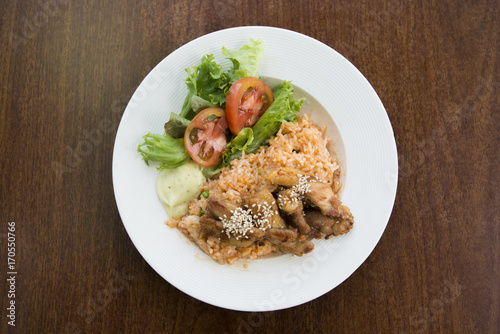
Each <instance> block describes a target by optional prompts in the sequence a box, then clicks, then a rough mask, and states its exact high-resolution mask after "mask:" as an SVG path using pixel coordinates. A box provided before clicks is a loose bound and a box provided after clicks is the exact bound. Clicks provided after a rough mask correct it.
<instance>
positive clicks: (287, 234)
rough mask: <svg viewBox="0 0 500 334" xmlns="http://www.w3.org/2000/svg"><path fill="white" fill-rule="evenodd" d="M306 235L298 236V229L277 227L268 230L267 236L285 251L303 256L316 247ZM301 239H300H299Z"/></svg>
mask: <svg viewBox="0 0 500 334" xmlns="http://www.w3.org/2000/svg"><path fill="white" fill-rule="evenodd" d="M301 237H305V236H302V235H301V236H300V237H298V234H297V230H296V229H276V228H270V229H268V230H267V231H266V238H267V240H269V241H270V242H271V243H272V244H274V245H276V246H278V248H279V249H281V251H283V252H284V253H291V254H294V255H297V256H302V255H304V254H307V253H309V252H310V251H312V250H313V249H314V244H313V243H312V242H311V241H309V240H307V237H306V238H305V240H304V238H301ZM298 238H299V239H300V240H299V239H298Z"/></svg>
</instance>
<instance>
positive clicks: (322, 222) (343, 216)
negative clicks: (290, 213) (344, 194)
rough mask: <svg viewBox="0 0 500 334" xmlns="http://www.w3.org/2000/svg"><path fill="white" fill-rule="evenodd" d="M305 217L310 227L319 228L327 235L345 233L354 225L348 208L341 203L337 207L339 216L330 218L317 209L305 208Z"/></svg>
mask: <svg viewBox="0 0 500 334" xmlns="http://www.w3.org/2000/svg"><path fill="white" fill-rule="evenodd" d="M305 219H306V221H307V223H308V224H309V225H310V226H311V227H315V228H319V231H320V232H321V233H324V234H326V235H327V238H328V237H331V236H338V235H341V234H346V233H347V232H349V231H350V230H351V229H352V227H353V226H354V218H353V216H352V214H351V212H350V211H349V208H348V207H346V206H344V205H341V206H340V207H339V216H338V217H337V218H332V217H329V216H325V215H323V214H322V213H321V212H319V211H318V210H306V211H305Z"/></svg>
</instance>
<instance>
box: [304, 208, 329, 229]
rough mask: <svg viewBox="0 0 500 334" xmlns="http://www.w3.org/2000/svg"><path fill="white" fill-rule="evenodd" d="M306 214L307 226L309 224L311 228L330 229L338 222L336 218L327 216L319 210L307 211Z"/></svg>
mask: <svg viewBox="0 0 500 334" xmlns="http://www.w3.org/2000/svg"><path fill="white" fill-rule="evenodd" d="M304 214H305V219H306V222H307V224H309V226H311V227H316V228H323V227H330V226H332V225H333V224H335V223H336V222H337V221H336V220H335V219H334V218H332V217H330V216H325V215H324V214H322V213H321V211H319V210H311V209H307V210H304Z"/></svg>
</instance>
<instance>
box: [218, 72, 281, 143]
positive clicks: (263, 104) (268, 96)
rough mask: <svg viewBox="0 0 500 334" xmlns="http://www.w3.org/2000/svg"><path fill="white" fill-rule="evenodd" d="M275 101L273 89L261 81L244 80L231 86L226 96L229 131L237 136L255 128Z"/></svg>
mask: <svg viewBox="0 0 500 334" xmlns="http://www.w3.org/2000/svg"><path fill="white" fill-rule="evenodd" d="M273 101H274V95H273V91H272V90H271V88H269V86H268V85H266V83H265V82H264V81H262V80H260V79H257V78H253V77H246V78H242V79H240V80H238V81H236V82H235V83H233V85H232V86H231V88H230V89H229V94H228V95H227V96H226V117H227V123H228V125H229V129H230V130H231V132H232V133H233V134H234V135H237V134H238V133H239V132H240V131H241V129H243V128H245V127H250V126H253V125H254V124H255V123H256V122H257V121H258V120H259V118H260V116H262V114H264V112H265V111H266V110H267V108H269V106H270V105H271V104H272V103H273Z"/></svg>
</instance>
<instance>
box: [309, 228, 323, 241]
mask: <svg viewBox="0 0 500 334" xmlns="http://www.w3.org/2000/svg"><path fill="white" fill-rule="evenodd" d="M321 238H323V234H322V233H321V232H320V231H319V229H317V228H311V231H310V232H309V233H307V239H308V240H312V239H321Z"/></svg>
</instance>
